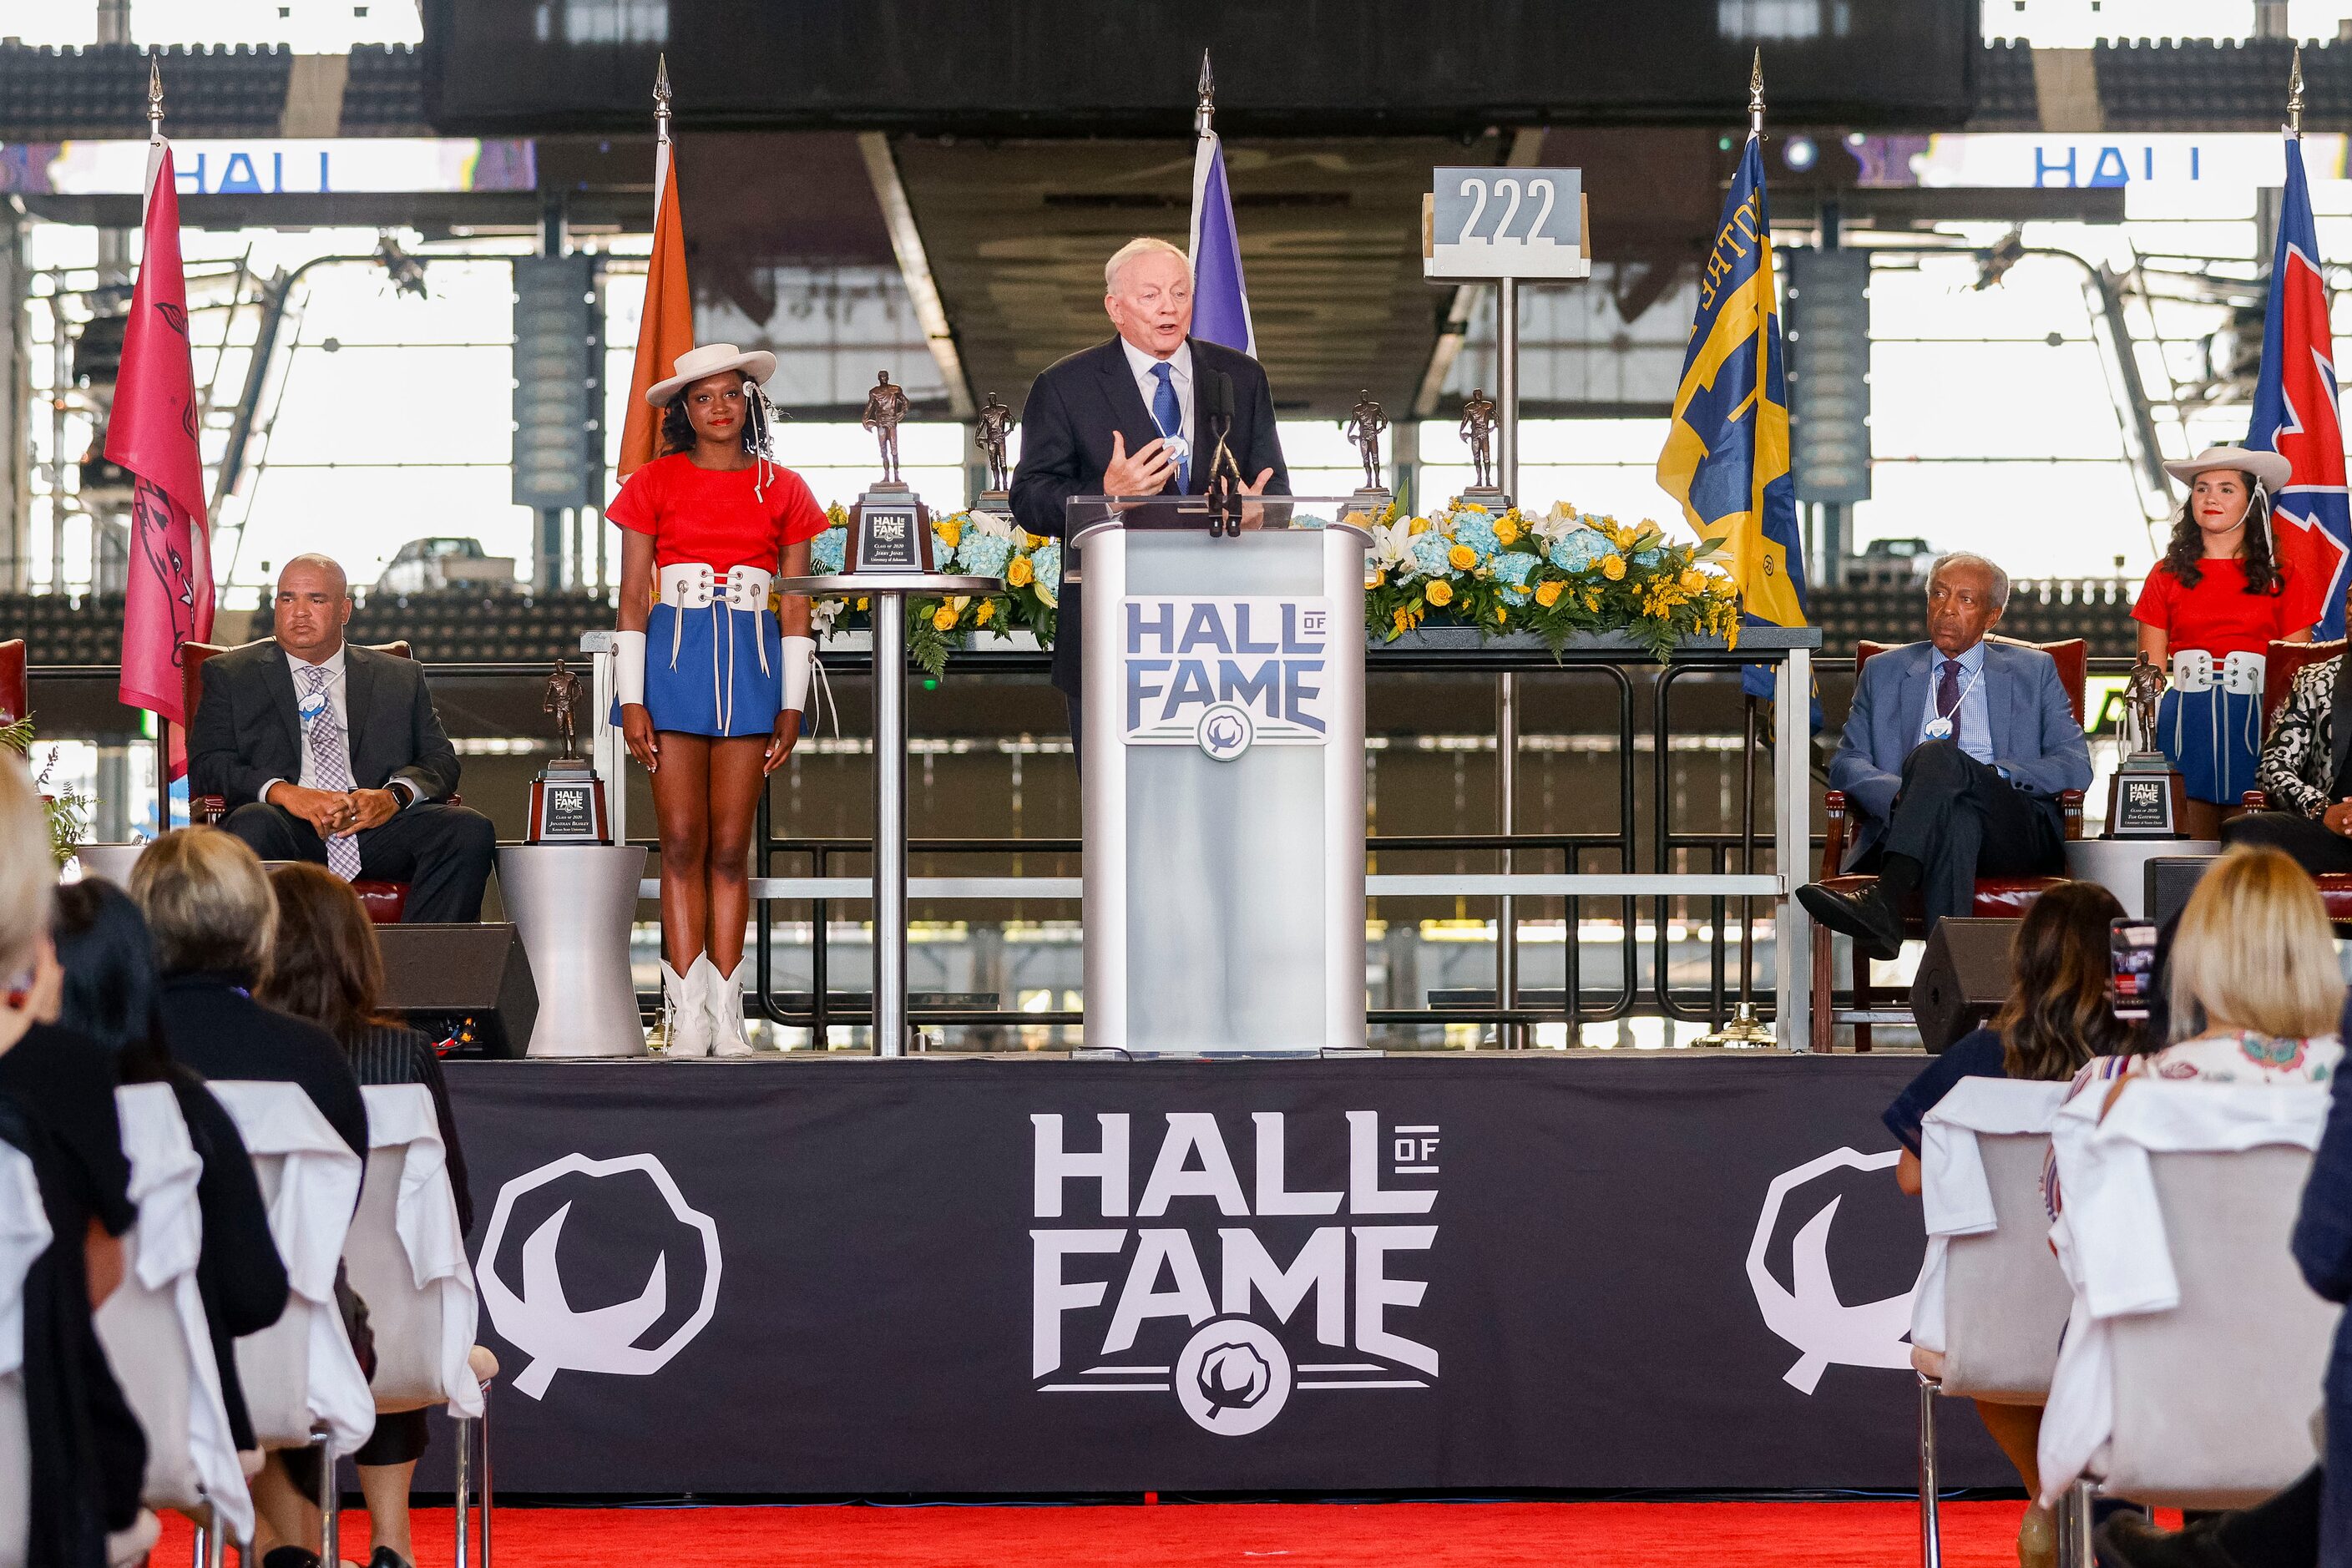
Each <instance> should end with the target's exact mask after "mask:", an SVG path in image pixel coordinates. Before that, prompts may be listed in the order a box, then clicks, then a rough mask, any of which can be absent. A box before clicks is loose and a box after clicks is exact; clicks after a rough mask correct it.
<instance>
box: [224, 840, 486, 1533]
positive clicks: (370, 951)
mask: <svg viewBox="0 0 2352 1568" xmlns="http://www.w3.org/2000/svg"><path fill="white" fill-rule="evenodd" d="M269 881H270V886H271V887H272V888H273V889H276V892H277V895H278V940H277V945H276V948H275V949H274V951H273V952H272V953H271V957H270V964H269V980H268V984H266V985H265V986H264V987H263V990H262V1000H263V1001H265V1002H267V1003H268V1004H269V1005H271V1006H273V1007H276V1008H278V1009H279V1010H280V1011H282V1012H286V1013H289V1014H291V1015H293V1016H295V1017H298V1018H304V1019H308V1020H309V1021H310V1022H311V1023H313V1024H316V1025H318V1026H320V1027H321V1028H323V1029H325V1030H326V1031H327V1032H328V1033H329V1034H331V1035H332V1036H333V1037H335V1038H336V1039H337V1040H339V1041H341V1043H342V1046H343V1048H344V1049H345V1050H347V1051H349V1052H350V1053H351V1059H352V1068H353V1069H354V1070H355V1071H356V1072H357V1073H358V1075H359V1080H360V1082H362V1084H371V1083H421V1084H423V1085H424V1086H425V1088H426V1089H429V1090H430V1091H431V1092H432V1095H433V1111H434V1115H435V1117H436V1119H437V1120H438V1121H439V1122H440V1124H441V1142H442V1146H443V1147H444V1148H445V1149H446V1150H447V1151H448V1160H449V1181H450V1184H451V1185H452V1186H453V1187H455V1188H456V1190H457V1223H458V1225H459V1226H460V1227H461V1228H463V1229H466V1230H471V1229H472V1228H473V1226H474V1215H473V1201H472V1198H471V1195H470V1194H468V1193H467V1190H466V1160H465V1156H464V1154H463V1153H462V1152H459V1149H458V1144H457V1122H456V1121H455V1120H454V1119H453V1118H452V1117H451V1115H450V1113H449V1090H448V1088H447V1086H446V1084H445V1083H444V1082H443V1081H442V1077H441V1058H439V1057H438V1056H437V1055H436V1054H435V1052H434V1049H433V1042H432V1041H431V1040H430V1039H429V1038H427V1037H425V1035H423V1034H421V1033H419V1032H418V1031H416V1030H415V1029H410V1028H404V1027H403V1026H401V1025H400V1024H398V1023H397V1022H395V1021H394V1020H393V1019H390V1018H387V1017H385V1016H383V1012H382V1005H383V1004H382V997H383V955H382V953H381V952H380V951H379V950H378V949H377V946H376V939H375V928H374V927H373V926H372V925H370V924H369V923H368V918H367V911H366V910H364V909H362V907H361V905H360V900H359V895H357V894H356V893H354V892H352V889H351V888H350V887H349V886H348V885H347V884H345V883H344V882H343V881H342V880H341V879H340V878H338V877H336V876H335V875H334V873H332V872H331V871H329V870H328V869H327V868H325V867H323V866H307V865H298V866H280V867H278V868H277V869H275V870H274V871H272V872H271V873H270V875H269ZM427 1436H428V1433H427V1428H426V1426H425V1412H424V1411H423V1410H403V1411H388V1412H382V1413H379V1414H378V1415H377V1416H376V1418H375V1431H374V1433H373V1435H372V1436H370V1437H369V1438H368V1440H367V1441H366V1442H365V1443H363V1444H362V1445H361V1446H360V1449H359V1452H358V1453H356V1454H354V1455H353V1456H352V1459H353V1461H354V1462H355V1463H356V1464H357V1465H358V1466H359V1476H360V1490H361V1491H362V1493H363V1494H364V1495H365V1496H366V1498H367V1508H368V1519H369V1522H370V1523H371V1525H372V1526H373V1540H374V1542H375V1552H374V1555H373V1557H371V1558H370V1559H369V1560H368V1568H412V1565H413V1564H414V1563H415V1561H416V1547H415V1542H414V1541H413V1540H412V1538H411V1536H410V1532H409V1519H408V1490H409V1485H410V1482H411V1481H412V1479H414V1478H415V1473H416V1461H417V1459H418V1458H421V1457H422V1456H423V1454H424V1452H425V1443H426V1440H427ZM283 1460H284V1463H285V1465H286V1469H287V1474H288V1476H289V1479H291V1480H292V1481H293V1483H294V1484H295V1486H296V1487H297V1488H299V1489H301V1490H302V1491H303V1493H304V1494H305V1495H306V1496H315V1495H316V1494H317V1490H318V1475H317V1462H316V1458H315V1457H314V1456H313V1455H311V1454H310V1453H288V1454H286V1455H285V1456H283Z"/></svg>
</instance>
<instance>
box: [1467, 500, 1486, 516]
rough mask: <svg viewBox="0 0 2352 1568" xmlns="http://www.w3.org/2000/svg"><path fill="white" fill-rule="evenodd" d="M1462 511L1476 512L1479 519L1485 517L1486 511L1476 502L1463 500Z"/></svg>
mask: <svg viewBox="0 0 2352 1568" xmlns="http://www.w3.org/2000/svg"><path fill="white" fill-rule="evenodd" d="M1462 510H1464V511H1475V512H1476V513H1477V514H1478V515H1479V516H1480V517H1485V516H1486V508H1485V507H1483V506H1480V505H1479V504H1478V503H1477V502H1476V501H1474V500H1465V501H1464V502H1463V503H1462Z"/></svg>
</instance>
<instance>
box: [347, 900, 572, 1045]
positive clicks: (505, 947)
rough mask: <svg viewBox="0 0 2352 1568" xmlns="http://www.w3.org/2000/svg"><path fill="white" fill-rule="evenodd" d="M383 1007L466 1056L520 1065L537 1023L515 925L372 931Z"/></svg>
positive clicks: (535, 999) (534, 992) (534, 991)
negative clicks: (379, 963) (379, 956)
mask: <svg viewBox="0 0 2352 1568" xmlns="http://www.w3.org/2000/svg"><path fill="white" fill-rule="evenodd" d="M375 936H376V944H377V945H378V946H379V947H381V948H383V1005H384V1007H385V1009H386V1010H387V1011H390V1012H393V1013H396V1014H398V1015H399V1016H400V1018H401V1021H402V1022H403V1023H405V1024H406V1025H407V1026H409V1027H410V1028H413V1029H422V1030H424V1031H425V1033H426V1034H428V1035H431V1036H432V1037H434V1038H435V1039H436V1040H449V1041H452V1042H454V1043H453V1045H452V1046H451V1047H450V1048H451V1049H452V1051H461V1052H463V1053H465V1054H466V1055H467V1056H484V1057H519V1056H520V1055H522V1054H523V1052H524V1051H525V1050H527V1049H529V1048H530V1028H531V1026H532V1025H533V1024H535V1023H537V1022H538V1021H539V987H538V986H537V985H535V984H532V982H531V977H530V955H529V954H527V953H525V952H523V950H522V938H521V937H520V936H519V935H517V934H516V932H515V928H514V927H512V926H510V925H396V926H378V927H376V928H375Z"/></svg>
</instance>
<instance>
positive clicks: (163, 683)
mask: <svg viewBox="0 0 2352 1568" xmlns="http://www.w3.org/2000/svg"><path fill="white" fill-rule="evenodd" d="M147 162H148V169H147V216H146V222H145V229H146V234H145V246H144V248H143V249H142V253H141V255H140V258H139V283H138V288H137V290H136V292H135V293H134V294H133V295H132V297H131V320H130V321H128V322H127V323H126V324H125V325H124V328H123V333H122V370H121V375H120V377H119V379H118V380H117V381H116V383H115V389H114V409H113V413H112V414H111V416H110V417H109V419H108V420H107V426H106V456H107V459H108V460H109V461H110V462H112V463H115V464H118V465H119V466H121V468H125V469H128V470H129V471H130V473H131V477H132V479H133V480H134V489H133V497H132V501H131V568H130V582H129V587H128V595H127V599H126V602H125V604H124V605H123V610H122V687H121V694H122V700H123V702H124V704H125V705H127V706H129V707H132V708H144V709H147V710H150V711H151V712H153V713H156V714H159V715H161V716H162V717H163V718H165V719H168V720H170V721H172V722H173V723H174V724H178V725H181V726H185V725H186V723H187V721H188V719H189V714H188V712H187V708H186V703H185V702H184V700H183V698H182V696H181V688H180V661H181V658H182V656H183V650H184V649H185V648H186V647H187V645H188V644H190V643H192V642H203V641H205V640H206V639H207V638H209V637H211V636H212V631H213V568H212V551H211V530H210V525H209V523H208V522H207V521H206V518H205V461H204V455H203V452H202V450H201V449H200V448H199V447H198V445H197V441H196V376H195V365H194V358H193V356H192V355H191V354H190V353H189V349H188V286H187V278H186V276H185V274H184V272H183V270H182V268H181V266H180V194H179V188H178V186H177V184H175V183H174V180H173V172H172V149H171V146H170V144H169V143H166V142H158V143H157V144H156V146H155V148H154V151H153V153H152V156H151V157H150V158H149V159H148V161H147ZM184 766H185V763H184V760H183V757H182V755H181V752H180V748H178V747H176V746H175V747H174V748H173V773H175V774H176V773H179V772H181V771H182V770H183V769H184Z"/></svg>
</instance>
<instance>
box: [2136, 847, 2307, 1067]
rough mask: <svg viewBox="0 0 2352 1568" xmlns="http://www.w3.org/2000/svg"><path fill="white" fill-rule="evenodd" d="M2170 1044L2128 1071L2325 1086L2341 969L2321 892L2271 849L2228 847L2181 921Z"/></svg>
mask: <svg viewBox="0 0 2352 1568" xmlns="http://www.w3.org/2000/svg"><path fill="white" fill-rule="evenodd" d="M2168 970H2169V973H2168V977H2167V978H2168V991H2169V992H2170V999H2171V1004H2172V1018H2171V1036H2172V1040H2171V1043H2170V1044H2169V1045H2167V1046H2165V1047H2163V1048H2162V1049H2161V1050H2158V1051H2155V1052H2152V1053H2151V1054H2149V1055H2147V1056H2145V1057H2138V1058H2131V1059H2130V1063H2129V1068H2128V1070H2129V1071H2132V1072H2135V1073H2139V1074H2144V1075H2146V1076H2148V1077H2152V1078H2158V1079H2165V1080H2167V1081H2168V1082H2186V1081H2195V1082H2200V1083H2312V1084H2326V1083H2327V1082H2329V1081H2330V1080H2332V1079H2334V1077H2335V1075H2336V1064H2337V1063H2338V1062H2340V1061H2342V1060H2343V1059H2344V1046H2343V1042H2342V1041H2341V1040H2339V1039H2338V1038H2337V1037H2336V1027H2337V1025H2338V1020H2339V1016H2340V1015H2341V1014H2342V1012H2343V1009H2344V972H2343V969H2342V967H2341V966H2340V965H2339V964H2338V963H2337V962H2336V936H2335V931H2334V928H2333V927H2332V926H2331V925H2330V924H2329V922H2328V919H2327V910H2326V907H2325V906H2323V905H2322V904H2321V903H2320V901H2319V889H2317V888H2315V887H2314V886H2313V885H2312V881H2311V879H2310V878H2309V877H2308V876H2306V875H2305V874H2304V871H2303V868H2301V867H2299V866H2297V865H2296V864H2295V863H2294V860H2293V859H2291V858H2288V857H2287V856H2286V855H2285V854H2284V853H2283V852H2281V851H2279V850H2276V849H2270V848H2258V847H2243V848H2237V849H2232V850H2231V851H2230V852H2229V853H2228V854H2226V855H2224V856H2222V857H2221V859H2220V860H2219V861H2217V862H2216V863H2215V864H2214V867H2213V868H2212V869H2211V870H2210V871H2208V872H2206V873H2205V877H2204V879H2203V880H2202V881H2200V882H2199V883H2198V884H2197V890H2196V891H2195V892H2194V893H2192V894H2190V895H2189V904H2188V907H2187V908H2185V909H2184V910H2181V913H2180V931H2179V935H2178V936H2177V937H2176V938H2175V939H2174V941H2173V945H2172V952H2171V959H2170V963H2169V965H2168Z"/></svg>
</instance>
